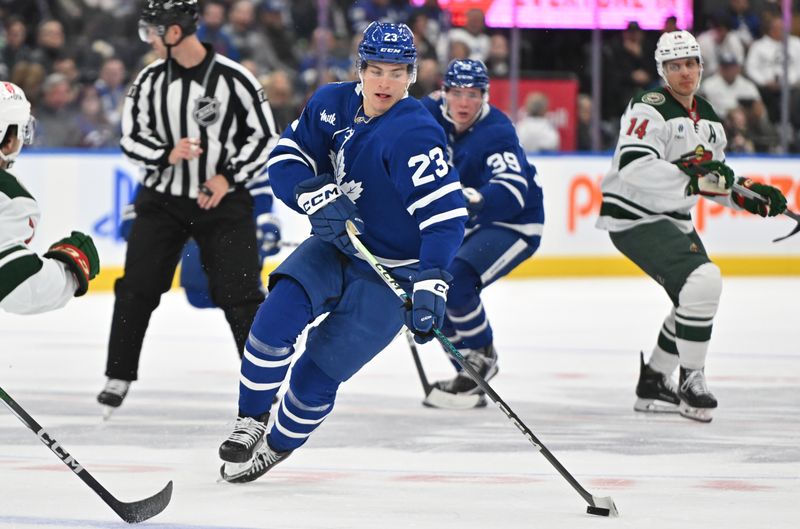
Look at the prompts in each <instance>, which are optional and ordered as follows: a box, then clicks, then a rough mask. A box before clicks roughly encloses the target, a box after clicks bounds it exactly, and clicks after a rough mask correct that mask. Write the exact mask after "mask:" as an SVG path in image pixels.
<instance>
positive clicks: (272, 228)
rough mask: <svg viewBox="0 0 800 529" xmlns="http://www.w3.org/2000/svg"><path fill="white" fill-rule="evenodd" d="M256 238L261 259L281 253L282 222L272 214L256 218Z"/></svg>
mask: <svg viewBox="0 0 800 529" xmlns="http://www.w3.org/2000/svg"><path fill="white" fill-rule="evenodd" d="M256 228H257V229H256V238H258V255H259V256H260V257H261V259H264V258H265V257H269V256H270V255H275V254H276V253H278V252H279V251H281V245H280V243H281V221H280V220H278V217H276V216H275V215H273V214H272V213H262V214H261V215H259V216H258V217H256Z"/></svg>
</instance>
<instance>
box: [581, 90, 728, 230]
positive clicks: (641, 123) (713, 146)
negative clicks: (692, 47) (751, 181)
mask: <svg viewBox="0 0 800 529" xmlns="http://www.w3.org/2000/svg"><path fill="white" fill-rule="evenodd" d="M693 104H694V106H693V108H692V109H691V110H686V108H684V107H683V105H681V104H680V103H679V102H678V101H677V100H676V99H675V98H674V97H673V96H672V94H671V93H670V92H669V90H667V89H666V88H660V89H657V90H652V91H648V92H643V93H641V94H639V95H637V96H636V97H634V98H633V99H632V100H631V102H630V104H629V105H628V108H627V110H626V111H625V114H623V116H622V119H621V120H620V134H619V141H618V143H617V148H616V150H615V152H614V160H613V162H612V166H611V170H610V171H609V172H608V174H606V176H605V177H604V178H603V182H602V184H601V189H602V192H603V204H602V206H601V208H600V218H599V219H598V220H597V227H598V228H601V229H604V230H608V231H622V230H626V229H629V228H631V227H633V226H636V225H639V224H642V223H648V222H655V221H657V220H662V219H666V220H669V221H671V222H673V223H675V224H676V225H677V226H678V227H679V228H680V229H681V231H683V232H684V233H690V232H691V231H692V230H693V229H694V227H693V224H692V218H691V209H692V208H693V207H694V205H695V204H696V203H697V200H698V198H699V197H698V195H687V194H686V186H687V184H688V183H689V177H688V176H686V174H685V173H683V171H681V170H680V169H679V168H678V167H677V166H676V165H675V164H674V163H673V162H675V161H676V160H678V159H679V158H681V157H683V156H688V155H695V156H697V158H698V159H702V160H712V159H713V160H721V161H724V160H725V153H724V149H725V145H726V144H727V139H726V137H725V130H724V128H723V126H722V123H721V120H720V119H719V117H717V114H716V112H714V109H713V108H712V107H711V104H710V103H709V102H708V101H706V100H705V99H703V98H701V97H698V96H695V97H694V103H693ZM721 202H725V200H721ZM725 203H727V202H725Z"/></svg>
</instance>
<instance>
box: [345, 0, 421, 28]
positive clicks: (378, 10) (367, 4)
mask: <svg viewBox="0 0 800 529" xmlns="http://www.w3.org/2000/svg"><path fill="white" fill-rule="evenodd" d="M348 14H349V16H350V28H351V29H352V30H353V33H355V34H358V35H360V34H361V33H363V32H364V29H366V27H367V26H369V25H370V23H372V22H392V23H395V24H397V23H401V22H402V23H405V21H406V20H407V19H408V2H406V5H405V6H392V5H391V2H390V1H389V0H356V1H355V2H354V3H353V6H352V7H351V8H350V11H349V13H348Z"/></svg>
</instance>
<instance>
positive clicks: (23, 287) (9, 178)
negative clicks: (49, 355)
mask: <svg viewBox="0 0 800 529" xmlns="http://www.w3.org/2000/svg"><path fill="white" fill-rule="evenodd" d="M33 130H34V119H33V118H32V117H31V104H30V103H29V102H28V100H27V98H26V97H25V93H24V92H23V91H22V89H21V88H20V87H19V86H17V85H15V84H13V83H8V82H0V308H2V309H3V310H5V311H6V312H11V313H15V314H36V313H40V312H46V311H49V310H54V309H58V308H61V307H63V306H64V305H66V304H67V302H68V301H69V300H70V299H72V297H73V296H82V295H83V294H85V293H86V291H87V289H88V288H89V281H90V280H92V279H94V277H95V276H96V275H97V273H98V271H99V269H100V261H99V259H98V257H97V250H96V249H95V247H94V243H93V242H92V238H91V237H89V236H88V235H84V234H83V233H80V232H77V231H73V232H72V234H71V235H70V236H69V237H65V238H63V239H61V240H60V241H57V242H55V243H53V244H52V245H51V246H50V248H49V249H48V251H47V252H46V253H45V254H44V255H42V256H40V255H37V254H36V252H34V251H33V250H32V249H31V248H30V247H29V244H30V242H31V240H32V239H33V237H34V235H35V233H36V226H37V225H38V224H39V219H40V218H41V212H40V210H39V206H38V204H37V203H36V200H35V199H34V198H33V196H31V194H30V193H29V192H28V190H27V189H25V187H24V186H23V185H22V184H21V183H20V182H19V181H18V180H17V179H16V177H14V175H12V174H11V173H9V172H8V169H9V168H11V166H12V165H13V164H14V161H15V160H16V158H17V155H18V154H19V152H20V151H21V150H22V145H23V144H26V143H27V144H30V143H31V142H32V141H33Z"/></svg>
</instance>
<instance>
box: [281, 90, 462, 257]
mask: <svg viewBox="0 0 800 529" xmlns="http://www.w3.org/2000/svg"><path fill="white" fill-rule="evenodd" d="M446 149H447V145H446V139H445V135H444V131H442V129H441V128H440V127H439V126H438V125H437V124H436V122H435V121H434V120H433V118H432V117H431V115H430V114H429V113H428V112H427V111H426V110H425V109H424V108H423V107H422V105H421V104H420V103H419V102H418V101H417V100H415V99H413V98H409V97H406V98H404V99H401V100H399V101H398V102H397V103H395V104H394V105H393V106H392V107H391V108H390V109H389V110H387V111H386V112H385V113H384V114H382V115H380V116H375V117H367V116H365V115H364V113H363V108H362V95H361V84H360V83H354V82H348V83H333V84H329V85H327V86H324V87H322V88H320V89H319V90H317V92H316V93H315V94H314V96H312V98H311V99H310V100H309V102H308V104H307V105H306V108H305V109H304V110H303V113H302V115H301V116H300V118H299V119H298V120H297V121H295V122H294V123H292V125H291V126H290V127H287V128H286V130H285V131H284V133H283V136H282V137H281V139H280V140H279V141H278V145H277V146H276V147H275V149H274V150H273V151H272V153H271V154H270V159H269V162H268V164H267V167H268V168H269V177H270V183H271V184H272V189H273V192H274V193H275V195H276V196H278V197H279V198H280V199H281V200H283V201H284V202H286V204H287V205H289V206H290V207H292V208H293V209H295V210H297V211H300V212H301V213H302V211H301V210H300V209H299V206H298V205H297V203H296V201H295V198H294V187H295V186H296V185H297V184H298V183H299V182H301V181H303V180H305V179H307V178H311V177H313V176H314V175H315V174H323V173H331V174H333V175H334V177H335V179H336V184H337V185H338V187H339V189H340V190H341V191H342V193H344V194H346V195H347V196H348V197H349V198H350V200H352V201H353V202H354V203H355V205H356V207H357V208H358V212H359V215H360V216H361V218H362V220H363V221H364V226H365V232H364V234H362V241H363V242H364V244H365V245H366V246H367V247H368V248H369V249H370V250H371V251H372V253H374V254H375V256H376V257H377V258H378V260H379V261H381V262H382V264H384V265H385V266H389V267H398V266H412V265H415V264H416V263H417V262H418V266H419V269H420V270H425V269H427V268H447V267H448V266H449V265H450V262H451V261H452V259H453V257H454V256H455V253H456V251H457V250H458V248H459V246H460V244H461V241H462V239H463V235H464V223H465V222H466V218H467V210H466V206H465V202H464V197H463V195H462V192H461V185H460V183H459V180H458V172H457V171H456V170H455V169H453V168H451V167H450V166H448V164H447V158H446V156H447V154H446Z"/></svg>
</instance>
